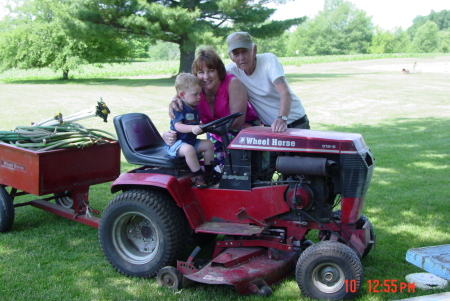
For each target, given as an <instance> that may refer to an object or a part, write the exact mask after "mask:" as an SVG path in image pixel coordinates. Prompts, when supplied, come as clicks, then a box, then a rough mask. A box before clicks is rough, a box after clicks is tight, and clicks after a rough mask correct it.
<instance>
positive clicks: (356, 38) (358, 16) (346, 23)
mask: <svg viewBox="0 0 450 301" xmlns="http://www.w3.org/2000/svg"><path fill="white" fill-rule="evenodd" d="M372 32H373V25H372V20H371V18H370V17H368V16H367V15H366V13H365V12H364V11H362V10H360V9H357V8H355V6H354V5H353V4H352V3H350V2H348V1H343V0H326V1H325V4H324V10H323V11H320V12H319V14H318V15H317V17H315V18H314V19H312V20H308V21H307V22H306V23H305V24H304V25H303V26H300V27H298V28H297V30H296V31H295V32H294V34H293V35H292V37H291V40H290V45H289V47H288V53H289V54H293V53H296V54H297V53H298V54H300V55H338V54H355V53H367V50H368V47H369V45H370V42H371V40H372Z"/></svg>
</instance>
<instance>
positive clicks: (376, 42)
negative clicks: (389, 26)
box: [369, 28, 410, 53]
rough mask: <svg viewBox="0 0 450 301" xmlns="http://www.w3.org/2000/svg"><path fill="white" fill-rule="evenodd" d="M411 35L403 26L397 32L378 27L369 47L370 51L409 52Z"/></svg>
mask: <svg viewBox="0 0 450 301" xmlns="http://www.w3.org/2000/svg"><path fill="white" fill-rule="evenodd" d="M409 48H410V37H409V35H408V34H407V33H406V31H403V30H402V29H401V28H397V29H396V31H395V32H391V31H385V30H382V29H377V30H376V33H375V35H374V36H373V38H372V43H371V46H370V48H369V52H370V53H406V52H409Z"/></svg>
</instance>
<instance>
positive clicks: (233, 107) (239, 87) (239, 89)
mask: <svg viewBox="0 0 450 301" xmlns="http://www.w3.org/2000/svg"><path fill="white" fill-rule="evenodd" d="M228 96H229V98H230V99H229V107H230V114H233V113H236V112H242V113H243V115H242V116H241V117H239V118H237V119H236V120H235V121H234V122H233V125H232V126H231V130H240V129H241V128H242V126H243V125H244V122H245V117H246V113H247V102H248V95H247V89H246V88H245V86H244V84H243V83H242V82H241V81H240V80H239V79H238V78H236V77H235V78H233V79H231V81H230V84H229V85H228Z"/></svg>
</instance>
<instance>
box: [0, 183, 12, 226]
mask: <svg viewBox="0 0 450 301" xmlns="http://www.w3.org/2000/svg"><path fill="white" fill-rule="evenodd" d="M14 214H15V212H14V203H13V201H12V199H11V196H10V195H9V194H8V192H7V191H6V189H5V188H3V187H0V232H8V231H9V230H11V227H12V225H13V224H14Z"/></svg>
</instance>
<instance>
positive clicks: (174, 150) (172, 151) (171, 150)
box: [166, 139, 201, 158]
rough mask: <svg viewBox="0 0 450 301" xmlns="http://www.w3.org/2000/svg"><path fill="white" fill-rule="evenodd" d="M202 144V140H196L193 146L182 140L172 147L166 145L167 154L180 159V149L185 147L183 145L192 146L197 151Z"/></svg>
mask: <svg viewBox="0 0 450 301" xmlns="http://www.w3.org/2000/svg"><path fill="white" fill-rule="evenodd" d="M200 142H201V140H200V139H196V140H195V141H194V143H193V144H192V143H188V142H185V141H182V140H177V141H175V143H174V144H173V145H171V146H168V145H166V151H167V154H168V155H169V156H171V157H172V158H177V157H178V156H177V152H178V149H180V147H181V146H183V144H190V145H192V146H193V147H194V149H195V150H196V151H197V149H198V146H199V145H200Z"/></svg>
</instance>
